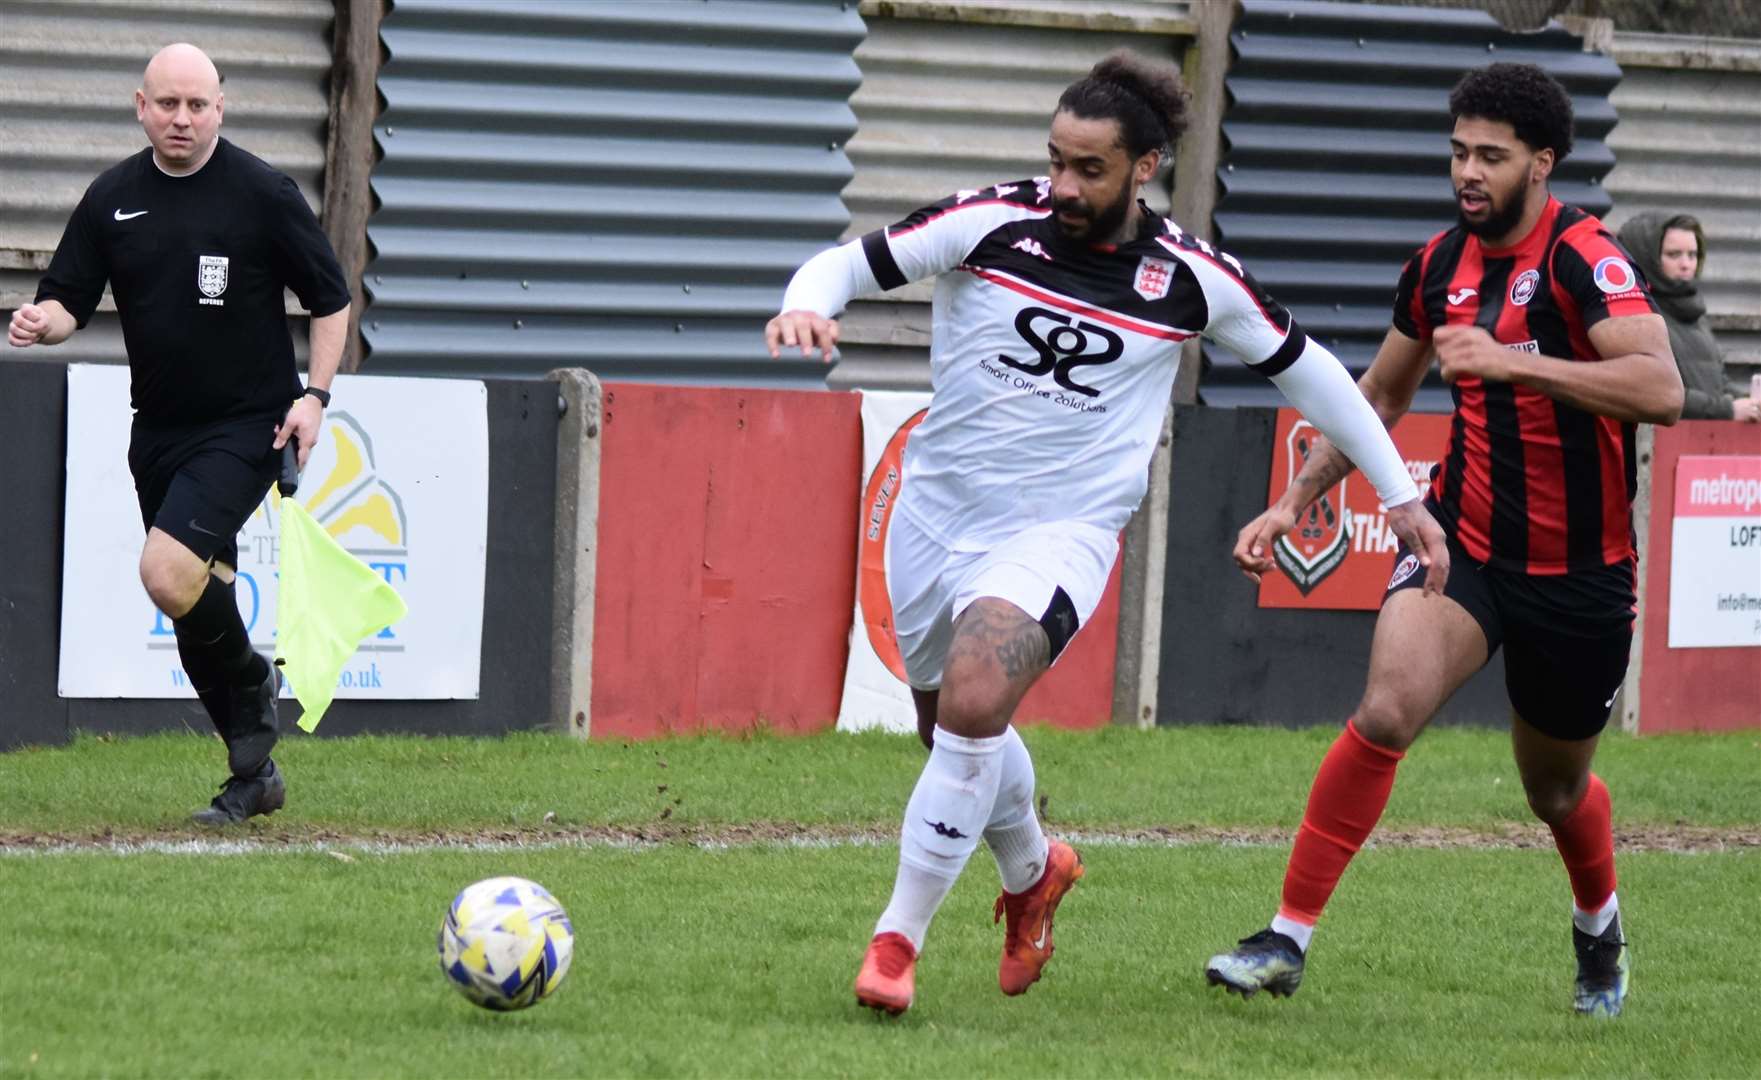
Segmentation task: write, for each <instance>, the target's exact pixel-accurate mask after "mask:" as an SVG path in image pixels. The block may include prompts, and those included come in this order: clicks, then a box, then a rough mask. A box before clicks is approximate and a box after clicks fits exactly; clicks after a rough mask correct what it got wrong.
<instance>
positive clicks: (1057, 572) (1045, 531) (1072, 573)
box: [887, 513, 1119, 690]
mask: <svg viewBox="0 0 1761 1080" xmlns="http://www.w3.org/2000/svg"><path fill="white" fill-rule="evenodd" d="M1118 556H1119V537H1118V536H1117V535H1116V534H1114V533H1111V532H1109V531H1107V530H1105V529H1101V528H1097V527H1096V526H1093V525H1084V524H1081V523H1078V522H1074V521H1051V522H1045V523H1042V524H1039V525H1034V526H1032V527H1030V528H1027V529H1024V530H1022V531H1021V532H1018V533H1016V534H1015V535H1014V536H1011V537H1009V538H1008V539H1007V540H1004V541H1002V542H1001V543H999V544H997V545H996V546H995V547H993V548H991V549H990V550H989V551H953V550H950V549H949V548H947V547H945V546H943V545H942V544H941V543H940V542H938V541H937V540H935V539H934V538H933V537H931V536H929V535H928V534H927V533H925V532H924V531H923V530H922V529H921V528H919V527H918V526H917V525H916V524H914V523H913V522H912V521H911V519H910V518H909V517H908V516H906V515H905V514H900V513H895V514H894V515H893V517H892V522H891V523H890V524H889V526H888V529H887V592H888V595H889V596H890V598H891V599H892V602H893V630H894V632H895V633H896V634H897V636H898V639H899V653H900V656H901V657H902V658H903V660H904V661H905V675H906V678H907V681H909V682H910V684H911V686H912V687H913V688H914V689H917V690H935V689H938V688H939V687H940V686H941V685H942V668H943V666H944V665H945V664H946V663H947V659H948V647H949V646H950V645H951V644H952V643H953V640H954V620H955V619H958V618H959V617H960V613H961V612H963V611H965V610H966V609H967V607H968V606H970V605H971V603H972V602H973V601H974V600H977V599H978V598H979V597H981V596H991V597H995V598H997V599H999V600H1007V601H1008V602H1009V603H1011V604H1014V605H1015V606H1016V607H1018V608H1020V609H1021V610H1022V611H1025V612H1026V613H1027V614H1028V615H1029V617H1031V618H1034V619H1036V620H1038V621H1039V623H1040V625H1042V626H1044V627H1045V628H1046V635H1047V636H1048V637H1049V638H1050V639H1051V641H1052V662H1053V663H1054V664H1055V663H1057V661H1058V657H1059V655H1060V654H1061V653H1062V652H1063V649H1064V646H1065V645H1066V644H1068V643H1069V641H1070V639H1071V638H1072V637H1074V636H1075V634H1076V632H1077V630H1079V629H1081V628H1082V627H1083V626H1086V625H1087V624H1088V620H1089V617H1090V616H1092V615H1093V614H1094V611H1095V608H1097V607H1099V606H1100V603H1101V594H1102V593H1103V592H1105V591H1106V588H1107V578H1108V577H1109V576H1110V575H1111V574H1112V572H1113V561H1114V560H1115V559H1117V558H1118Z"/></svg>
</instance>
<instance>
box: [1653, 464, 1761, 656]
mask: <svg viewBox="0 0 1761 1080" xmlns="http://www.w3.org/2000/svg"><path fill="white" fill-rule="evenodd" d="M1745 645H1746V646H1761V457H1756V456H1737V455H1730V456H1725V455H1720V456H1716V457H1714V456H1690V457H1683V458H1682V459H1681V460H1680V461H1679V462H1677V463H1676V467H1675V523H1674V525H1673V527H1672V529H1671V532H1670V548H1669V647H1670V648H1672V649H1703V648H1734V647H1741V646H1745Z"/></svg>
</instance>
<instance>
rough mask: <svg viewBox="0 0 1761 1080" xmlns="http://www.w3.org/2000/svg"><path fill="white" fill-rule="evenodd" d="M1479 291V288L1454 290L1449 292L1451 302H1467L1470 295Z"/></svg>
mask: <svg viewBox="0 0 1761 1080" xmlns="http://www.w3.org/2000/svg"><path fill="white" fill-rule="evenodd" d="M1477 291H1478V290H1477V289H1463V290H1461V291H1460V292H1452V293H1450V294H1449V302H1450V303H1451V304H1465V303H1467V299H1468V297H1470V296H1472V295H1474V293H1476V292H1477Z"/></svg>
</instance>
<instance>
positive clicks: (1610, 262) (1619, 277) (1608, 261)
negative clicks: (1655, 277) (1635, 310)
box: [1593, 255, 1639, 296]
mask: <svg viewBox="0 0 1761 1080" xmlns="http://www.w3.org/2000/svg"><path fill="white" fill-rule="evenodd" d="M1593 276H1594V278H1595V279H1596V287H1597V288H1598V289H1601V290H1602V291H1603V292H1605V293H1607V294H1608V295H1610V296H1616V295H1619V294H1621V293H1630V292H1634V291H1636V290H1637V289H1638V287H1639V275H1637V274H1635V273H1633V268H1632V266H1631V265H1629V264H1628V263H1627V261H1626V260H1625V259H1623V258H1621V257H1620V256H1619V255H1609V256H1608V257H1606V258H1604V259H1602V260H1601V261H1600V262H1598V263H1597V264H1596V269H1595V271H1594V274H1593Z"/></svg>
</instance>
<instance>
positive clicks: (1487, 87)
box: [1449, 63, 1572, 165]
mask: <svg viewBox="0 0 1761 1080" xmlns="http://www.w3.org/2000/svg"><path fill="white" fill-rule="evenodd" d="M1449 115H1450V117H1451V118H1452V119H1456V120H1459V119H1461V118H1462V117H1464V116H1476V117H1480V118H1481V119H1485V120H1501V121H1503V122H1504V123H1507V124H1509V125H1510V126H1511V127H1513V128H1515V129H1516V137H1517V138H1519V139H1521V140H1522V141H1523V142H1525V143H1528V144H1529V146H1531V147H1533V148H1534V149H1536V150H1552V151H1553V161H1554V164H1556V165H1557V164H1558V163H1559V162H1561V161H1564V160H1565V156H1566V155H1567V154H1569V153H1571V123H1572V116H1571V95H1570V94H1568V93H1566V92H1565V87H1563V86H1561V85H1559V80H1558V79H1555V78H1554V77H1553V76H1551V75H1549V74H1547V73H1546V72H1545V71H1542V70H1541V69H1540V68H1538V67H1536V66H1535V65H1533V64H1510V63H1498V64H1493V65H1491V66H1490V67H1483V68H1480V69H1478V70H1476V71H1470V72H1468V73H1467V74H1466V75H1463V76H1462V77H1461V81H1460V82H1458V83H1456V84H1455V89H1454V90H1451V91H1450V92H1449Z"/></svg>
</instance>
